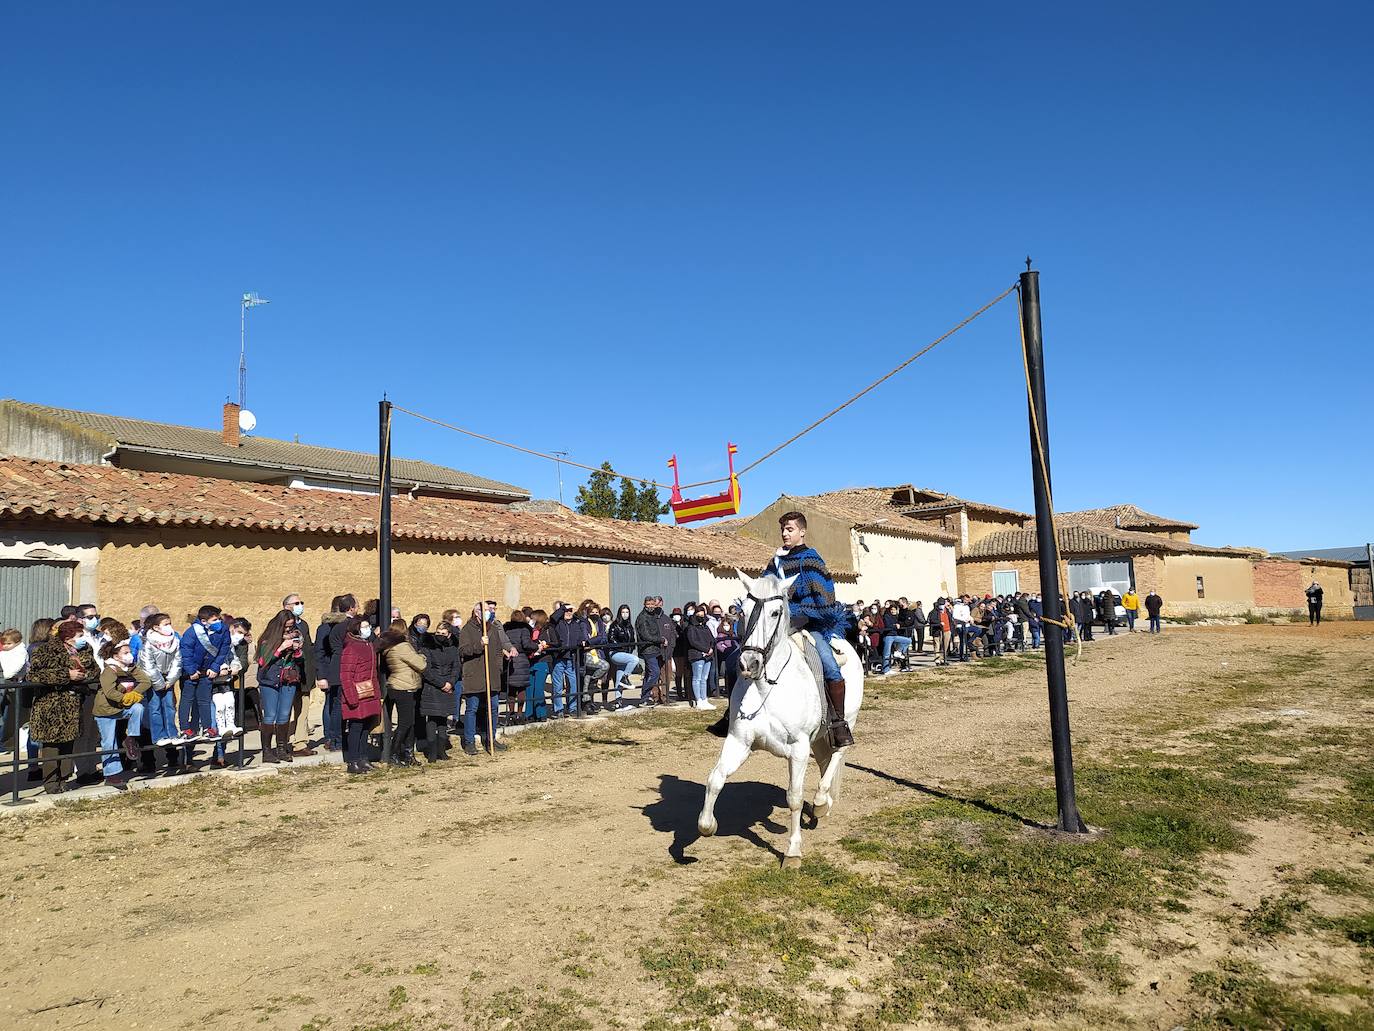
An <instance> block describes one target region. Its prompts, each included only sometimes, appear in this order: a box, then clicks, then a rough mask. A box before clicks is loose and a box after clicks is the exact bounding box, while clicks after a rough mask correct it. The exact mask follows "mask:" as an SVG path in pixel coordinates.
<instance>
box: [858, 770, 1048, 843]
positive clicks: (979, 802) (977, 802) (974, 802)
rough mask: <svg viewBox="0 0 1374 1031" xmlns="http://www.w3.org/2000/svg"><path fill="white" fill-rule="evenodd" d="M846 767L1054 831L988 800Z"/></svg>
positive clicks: (1037, 821) (879, 771)
mask: <svg viewBox="0 0 1374 1031" xmlns="http://www.w3.org/2000/svg"><path fill="white" fill-rule="evenodd" d="M845 765H846V766H848V767H849V768H850V769H851V770H858V771H859V772H860V773H867V774H869V775H870V776H873V777H877V778H878V779H879V780H885V781H888V782H889V783H892V784H899V785H901V786H902V787H904V788H910V789H911V790H912V791H919V792H920V793H921V794H923V795H930V796H931V797H932V798H943V799H944V800H945V801H947V802H958V803H959V804H960V805H966V806H972V807H973V808H974V809H981V810H982V811H983V812H985V813H992V814H993V815H995V816H1003V817H1006V818H1007V819H1008V820H1015V821H1016V822H1017V823H1019V824H1021V825H1022V826H1023V827H1030V828H1032V829H1034V830H1040V831H1052V830H1054V827H1052V826H1050V825H1048V824H1044V823H1041V822H1040V821H1039V820H1032V819H1031V818H1030V817H1029V816H1022V815H1021V814H1020V813H1015V812H1012V811H1011V810H1010V809H1003V808H1002V807H1001V806H999V805H995V804H994V803H992V802H989V801H987V800H986V799H982V798H966V797H965V796H963V795H956V794H954V793H953V792H951V791H946V790H945V789H944V788H937V787H932V786H931V785H929V784H922V783H920V782H919V781H915V780H907V778H905V777H899V776H897V775H896V774H895V773H888V772H887V771H886V770H875V769H874V768H873V767H871V766H864V765H862V764H861V763H856V762H850V763H846V764H845Z"/></svg>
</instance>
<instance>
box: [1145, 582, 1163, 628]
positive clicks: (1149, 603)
mask: <svg viewBox="0 0 1374 1031" xmlns="http://www.w3.org/2000/svg"><path fill="white" fill-rule="evenodd" d="M1163 608H1164V599H1163V598H1161V597H1160V596H1159V595H1158V594H1156V593H1155V590H1154V588H1153V587H1151V588H1150V593H1149V594H1147V595H1145V615H1147V616H1149V617H1150V633H1152V634H1157V633H1159V613H1160V612H1161V611H1162V610H1163Z"/></svg>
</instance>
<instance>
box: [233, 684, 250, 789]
mask: <svg viewBox="0 0 1374 1031" xmlns="http://www.w3.org/2000/svg"><path fill="white" fill-rule="evenodd" d="M247 682H248V674H247V672H241V673H239V686H238V687H237V688H236V689H235V693H236V694H237V695H238V698H237V699H235V705H236V706H237V710H236V712H235V716H237V717H238V718H237V719H236V720H235V721H234V722H235V723H237V724H238V725H239V761H238V769H240V770H241V769H243V747H244V746H243V741H244V738H246V737H247V736H248V732H247V731H246V730H244V729H243V724H244V723H247V722H248V706H247V705H246V704H245V703H244V698H243V691H244V685H245V684H246V683H247Z"/></svg>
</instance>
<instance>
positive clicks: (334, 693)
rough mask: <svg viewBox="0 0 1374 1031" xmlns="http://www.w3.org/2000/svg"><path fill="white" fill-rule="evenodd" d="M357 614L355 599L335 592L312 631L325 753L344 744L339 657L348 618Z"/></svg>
mask: <svg viewBox="0 0 1374 1031" xmlns="http://www.w3.org/2000/svg"><path fill="white" fill-rule="evenodd" d="M357 614H358V599H357V598H355V597H353V595H351V594H339V595H335V597H334V600H333V601H331V602H330V604H329V611H328V612H327V613H325V614H324V615H323V616H321V617H320V625H319V627H318V628H317V629H316V631H315V690H316V691H319V692H322V693H323V697H324V747H325V751H328V752H337V751H339V749H340V748H341V747H342V744H343V710H342V709H341V708H340V707H339V692H340V691H341V687H340V683H341V678H340V676H339V659H340V657H341V656H342V655H343V646H344V637H345V635H346V633H347V627H348V621H349V619H351V618H352V617H353V616H356V615H357Z"/></svg>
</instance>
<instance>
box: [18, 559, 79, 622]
mask: <svg viewBox="0 0 1374 1031" xmlns="http://www.w3.org/2000/svg"><path fill="white" fill-rule="evenodd" d="M71 600H72V567H71V566H68V565H62V564H60V563H56V562H22V561H12V560H3V561H0V630H6V629H9V628H10V627H13V628H14V629H16V630H18V631H19V632H20V633H21V634H23V635H24V640H25V641H28V639H29V628H30V627H31V626H33V621H34V620H35V619H40V618H42V617H43V616H47V617H49V618H52V619H56V618H57V614H58V613H59V612H60V611H62V606H63V605H70V604H71Z"/></svg>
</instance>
